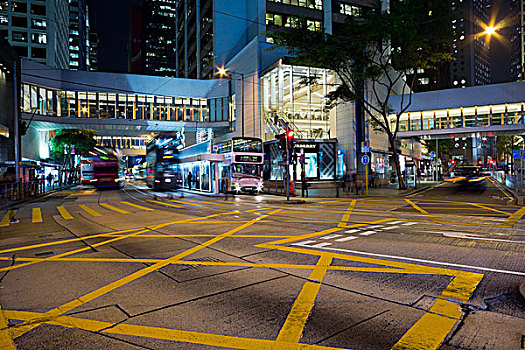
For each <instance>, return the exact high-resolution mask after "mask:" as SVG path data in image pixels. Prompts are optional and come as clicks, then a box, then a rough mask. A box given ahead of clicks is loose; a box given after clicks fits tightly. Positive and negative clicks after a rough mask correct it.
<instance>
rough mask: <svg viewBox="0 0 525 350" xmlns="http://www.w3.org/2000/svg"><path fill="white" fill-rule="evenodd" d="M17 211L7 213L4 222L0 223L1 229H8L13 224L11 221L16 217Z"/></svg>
mask: <svg viewBox="0 0 525 350" xmlns="http://www.w3.org/2000/svg"><path fill="white" fill-rule="evenodd" d="M15 212H16V210H8V211H7V213H6V214H5V215H4V217H3V218H2V221H0V227H7V226H9V225H10V224H11V219H12V218H13V216H15Z"/></svg>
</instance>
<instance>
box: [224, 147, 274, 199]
mask: <svg viewBox="0 0 525 350" xmlns="http://www.w3.org/2000/svg"><path fill="white" fill-rule="evenodd" d="M215 148H216V149H217V152H218V153H219V154H223V155H224V161H222V162H220V163H219V179H220V189H221V191H222V192H232V191H233V192H236V193H239V192H252V193H255V192H262V191H263V189H264V183H263V178H262V166H263V163H264V151H263V143H262V140H261V139H260V138H256V137H234V138H232V139H230V140H226V141H223V142H220V143H216V144H215Z"/></svg>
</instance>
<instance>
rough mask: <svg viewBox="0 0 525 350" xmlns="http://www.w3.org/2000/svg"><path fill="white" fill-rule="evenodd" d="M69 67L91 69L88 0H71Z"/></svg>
mask: <svg viewBox="0 0 525 350" xmlns="http://www.w3.org/2000/svg"><path fill="white" fill-rule="evenodd" d="M69 69H73V70H88V69H89V18H88V8H87V5H86V0H69Z"/></svg>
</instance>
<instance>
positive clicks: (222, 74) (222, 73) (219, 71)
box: [215, 66, 244, 137]
mask: <svg viewBox="0 0 525 350" xmlns="http://www.w3.org/2000/svg"><path fill="white" fill-rule="evenodd" d="M228 73H229V74H228ZM215 74H217V75H219V77H220V78H224V77H225V78H227V79H228V80H230V81H231V80H232V77H231V76H232V74H238V75H240V76H241V133H242V137H244V73H238V72H234V71H232V70H229V69H228V68H224V66H223V67H217V72H216V73H215Z"/></svg>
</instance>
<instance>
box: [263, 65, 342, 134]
mask: <svg viewBox="0 0 525 350" xmlns="http://www.w3.org/2000/svg"><path fill="white" fill-rule="evenodd" d="M282 61H283V60H280V61H279V62H278V63H277V64H276V65H274V66H272V67H271V68H270V69H269V70H268V71H267V72H266V73H264V74H263V76H262V77H261V100H262V116H263V118H262V121H261V122H262V126H263V128H262V129H263V141H270V140H274V139H275V135H276V134H279V133H282V132H283V129H282V125H280V124H281V123H280V121H279V119H280V120H282V121H284V122H286V123H288V124H289V126H290V128H292V129H293V130H294V131H295V135H296V138H298V139H323V140H326V139H330V138H335V108H332V107H331V106H330V105H329V103H328V99H327V98H326V96H328V93H330V92H331V91H333V90H334V89H335V74H334V73H333V72H332V71H330V70H327V69H320V68H310V67H301V66H292V65H287V64H281V63H282ZM307 80H308V81H307ZM276 122H277V123H276Z"/></svg>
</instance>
